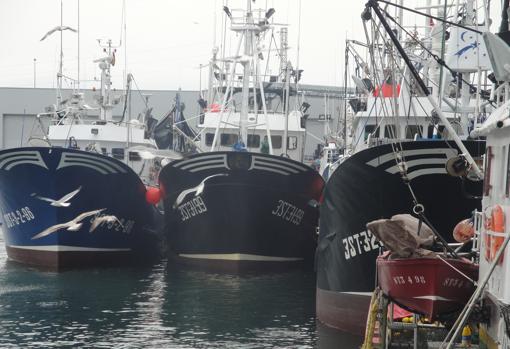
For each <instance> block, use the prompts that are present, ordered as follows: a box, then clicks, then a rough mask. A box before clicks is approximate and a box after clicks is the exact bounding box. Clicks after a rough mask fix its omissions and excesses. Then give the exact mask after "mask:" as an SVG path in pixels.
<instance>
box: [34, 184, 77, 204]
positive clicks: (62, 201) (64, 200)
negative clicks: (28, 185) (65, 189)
mask: <svg viewBox="0 0 510 349" xmlns="http://www.w3.org/2000/svg"><path fill="white" fill-rule="evenodd" d="M80 190H81V186H80V187H79V188H78V189H76V190H74V191H72V192H70V193H69V194H66V195H64V196H62V197H61V198H60V199H58V200H53V199H50V198H45V197H44V196H39V195H37V194H36V193H33V194H32V195H31V196H34V197H35V198H37V199H39V200H42V201H47V202H49V203H50V205H51V206H55V207H69V206H70V205H71V203H70V202H68V201H69V200H71V199H72V198H73V197H74V196H75V195H76V194H78V193H79V192H80Z"/></svg>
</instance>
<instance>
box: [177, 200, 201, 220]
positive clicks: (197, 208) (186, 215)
mask: <svg viewBox="0 0 510 349" xmlns="http://www.w3.org/2000/svg"><path fill="white" fill-rule="evenodd" d="M177 209H178V210H179V212H180V213H181V221H182V222H185V221H187V220H188V219H190V218H193V217H195V216H197V215H200V214H203V213H205V212H207V206H206V205H205V202H204V200H203V199H202V197H200V196H197V197H194V198H193V199H191V200H190V201H187V202H185V203H184V204H182V205H180V206H178V207H177Z"/></svg>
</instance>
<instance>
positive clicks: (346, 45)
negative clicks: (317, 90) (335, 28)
mask: <svg viewBox="0 0 510 349" xmlns="http://www.w3.org/2000/svg"><path fill="white" fill-rule="evenodd" d="M348 67H349V42H348V41H347V40H346V41H345V65H344V127H343V128H344V155H345V154H346V153H347V68H348Z"/></svg>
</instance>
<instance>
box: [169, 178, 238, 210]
mask: <svg viewBox="0 0 510 349" xmlns="http://www.w3.org/2000/svg"><path fill="white" fill-rule="evenodd" d="M219 176H228V174H227V173H218V174H214V175H211V176H207V177H205V178H204V179H203V180H202V182H200V184H199V185H197V186H196V187H193V188H189V189H185V190H183V191H182V192H181V193H180V194H179V196H177V199H176V200H175V203H174V205H173V208H174V209H175V208H177V206H179V205H180V204H181V203H182V202H183V201H184V199H185V198H186V196H188V194H191V193H193V192H195V197H197V196H199V195H200V194H202V193H203V192H204V188H205V182H206V181H207V180H209V179H211V178H213V177H219Z"/></svg>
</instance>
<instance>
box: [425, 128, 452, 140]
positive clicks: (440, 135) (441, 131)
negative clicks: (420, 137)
mask: <svg viewBox="0 0 510 349" xmlns="http://www.w3.org/2000/svg"><path fill="white" fill-rule="evenodd" d="M436 127H437V138H439V139H443V138H446V137H448V133H447V132H446V131H445V129H444V125H437V126H434V125H429V127H428V130H427V131H428V135H429V138H432V137H433V135H434V129H435V128H436Z"/></svg>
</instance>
